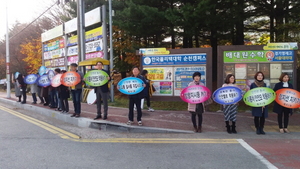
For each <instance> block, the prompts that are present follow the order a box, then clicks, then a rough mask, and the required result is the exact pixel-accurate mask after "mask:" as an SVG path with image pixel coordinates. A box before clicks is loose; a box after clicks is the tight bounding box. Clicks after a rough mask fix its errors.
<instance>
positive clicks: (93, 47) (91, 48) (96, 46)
mask: <svg viewBox="0 0 300 169" xmlns="http://www.w3.org/2000/svg"><path fill="white" fill-rule="evenodd" d="M85 50H86V53H91V52H96V51H101V50H103V42H102V39H99V40H96V41H92V42H88V43H86V44H85ZM74 55H78V46H72V47H68V56H74Z"/></svg>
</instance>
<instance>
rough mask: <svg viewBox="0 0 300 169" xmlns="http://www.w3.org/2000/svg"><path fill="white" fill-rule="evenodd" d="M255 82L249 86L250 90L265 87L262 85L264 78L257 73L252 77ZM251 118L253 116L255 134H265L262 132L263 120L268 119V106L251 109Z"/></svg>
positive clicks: (260, 73)
mask: <svg viewBox="0 0 300 169" xmlns="http://www.w3.org/2000/svg"><path fill="white" fill-rule="evenodd" d="M254 79H255V81H254V82H253V83H252V84H251V85H250V90H251V89H254V88H257V87H266V84H265V83H264V79H265V76H264V74H263V72H261V71H259V72H257V73H256V74H255V75H254ZM252 116H254V125H255V128H256V134H266V133H265V132H264V125H265V118H267V117H268V106H262V107H252Z"/></svg>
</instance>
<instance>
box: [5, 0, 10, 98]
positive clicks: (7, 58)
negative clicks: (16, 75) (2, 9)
mask: <svg viewBox="0 0 300 169" xmlns="http://www.w3.org/2000/svg"><path fill="white" fill-rule="evenodd" d="M8 31H9V30H8V8H7V1H6V36H5V37H6V79H7V80H6V86H7V88H6V92H7V98H10V72H9V62H10V61H9V37H8Z"/></svg>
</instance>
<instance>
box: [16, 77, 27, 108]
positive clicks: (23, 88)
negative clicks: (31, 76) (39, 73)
mask: <svg viewBox="0 0 300 169" xmlns="http://www.w3.org/2000/svg"><path fill="white" fill-rule="evenodd" d="M17 80H18V82H19V85H20V91H21V93H22V96H23V101H22V102H21V104H26V98H27V96H26V90H27V84H26V83H25V82H24V77H23V75H22V74H21V73H20V74H19V75H18V78H17Z"/></svg>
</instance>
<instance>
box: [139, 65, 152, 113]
mask: <svg viewBox="0 0 300 169" xmlns="http://www.w3.org/2000/svg"><path fill="white" fill-rule="evenodd" d="M141 75H142V76H143V77H144V78H145V80H146V87H145V88H144V90H143V93H144V99H146V100H147V107H148V111H150V112H153V111H154V109H153V108H151V106H150V93H149V90H150V87H152V86H151V80H150V79H148V71H147V70H143V71H142V73H141Z"/></svg>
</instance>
